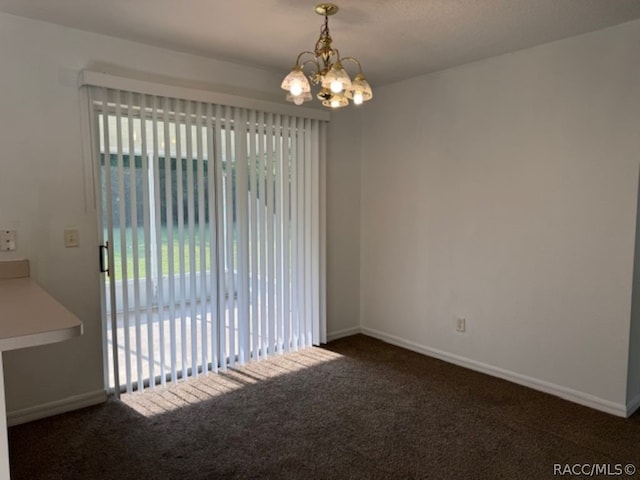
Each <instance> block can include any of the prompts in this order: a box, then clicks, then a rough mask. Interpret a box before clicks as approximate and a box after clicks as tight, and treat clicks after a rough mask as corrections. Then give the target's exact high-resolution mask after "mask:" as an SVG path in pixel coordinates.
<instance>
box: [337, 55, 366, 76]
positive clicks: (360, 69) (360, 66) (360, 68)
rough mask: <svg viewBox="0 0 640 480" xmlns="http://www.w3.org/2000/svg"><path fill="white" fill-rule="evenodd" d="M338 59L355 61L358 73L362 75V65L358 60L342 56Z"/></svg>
mask: <svg viewBox="0 0 640 480" xmlns="http://www.w3.org/2000/svg"><path fill="white" fill-rule="evenodd" d="M340 61H349V62H353V63H355V64H356V65H357V66H358V73H359V74H361V75H363V72H362V65H361V64H360V62H359V61H358V59H357V58H354V57H343V58H341V59H340Z"/></svg>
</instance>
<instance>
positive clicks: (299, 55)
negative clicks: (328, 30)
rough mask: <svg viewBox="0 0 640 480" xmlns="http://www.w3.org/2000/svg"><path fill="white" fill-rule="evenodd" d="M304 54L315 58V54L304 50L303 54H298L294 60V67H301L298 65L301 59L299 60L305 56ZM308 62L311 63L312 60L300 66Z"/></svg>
mask: <svg viewBox="0 0 640 480" xmlns="http://www.w3.org/2000/svg"><path fill="white" fill-rule="evenodd" d="M305 54H309V55H311V56H312V57H313V58H314V59H315V58H316V54H315V53H313V52H310V51H308V50H305V51H304V52H300V53H299V54H298V57H297V58H296V67H300V66H301V65H300V59H301V58H302V56H303V55H305ZM309 61H312V60H307V61H306V62H304V63H303V64H302V65H305V64H306V63H308V62H309ZM313 61H315V60H313Z"/></svg>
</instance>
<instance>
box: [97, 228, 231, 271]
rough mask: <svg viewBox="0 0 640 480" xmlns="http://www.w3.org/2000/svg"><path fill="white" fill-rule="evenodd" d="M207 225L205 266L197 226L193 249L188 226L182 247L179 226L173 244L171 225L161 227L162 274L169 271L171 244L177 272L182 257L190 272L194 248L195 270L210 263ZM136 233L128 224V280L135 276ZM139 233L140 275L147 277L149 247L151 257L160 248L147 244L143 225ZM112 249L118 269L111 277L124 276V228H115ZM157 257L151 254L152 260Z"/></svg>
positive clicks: (126, 232) (126, 233) (126, 237)
mask: <svg viewBox="0 0 640 480" xmlns="http://www.w3.org/2000/svg"><path fill="white" fill-rule="evenodd" d="M207 229H208V227H206V228H205V238H204V242H203V246H204V257H205V258H204V268H202V265H201V258H200V253H201V248H202V246H201V243H200V231H199V229H197V228H196V231H195V236H194V239H195V248H193V250H192V249H191V245H190V237H189V231H188V229H185V230H184V239H183V249H180V239H179V236H178V229H177V228H174V229H173V242H172V247H170V245H169V232H168V229H167V228H166V227H163V228H162V230H161V236H160V238H161V252H162V254H161V259H162V262H161V267H162V273H163V275H164V274H166V273H167V272H168V271H169V251H170V248H171V249H172V253H173V271H174V272H180V265H181V261H182V262H183V264H184V271H185V273H190V272H191V255H192V252H193V256H194V260H195V270H196V271H197V272H199V271H202V270H206V269H207V266H208V265H210V262H211V249H210V245H211V241H210V240H211V239H210V235H209V232H208V230H207ZM133 234H134V229H133V228H131V227H129V228H127V229H126V231H125V234H124V243H125V250H126V258H127V262H126V268H127V278H128V279H129V280H131V279H133V278H134V266H135V263H134V260H135V259H134V248H133ZM136 234H137V244H138V248H137V253H138V258H137V263H138V278H145V277H146V275H147V273H146V272H147V270H146V269H147V258H146V257H147V255H146V252H147V250H148V251H149V255H150V256H151V257H153V256H154V255H155V256H157V252H152V250H151V246H150V245H146V244H145V238H144V229H143V228H142V227H138V229H137V232H136ZM104 235H105V239H106V238H107V232H106V231H105V233H104ZM151 241H152V242H153V239H151ZM235 250H236V246H235V245H234V252H235ZM110 251H111V252H110V253H111V254H112V255H113V260H114V267H115V268H114V270H115V272H114V275H112V278H114V279H115V280H122V277H123V275H122V274H123V265H122V239H121V231H120V229H119V228H114V229H113V245H112V246H111V248H110ZM234 256H235V253H234ZM181 257H182V258H183V260H181ZM154 260H155V259H153V258H151V261H152V262H153V261H154Z"/></svg>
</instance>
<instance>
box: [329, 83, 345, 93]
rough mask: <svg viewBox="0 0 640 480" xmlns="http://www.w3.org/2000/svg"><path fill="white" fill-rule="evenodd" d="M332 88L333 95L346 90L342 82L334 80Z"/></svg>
mask: <svg viewBox="0 0 640 480" xmlns="http://www.w3.org/2000/svg"><path fill="white" fill-rule="evenodd" d="M330 88H331V91H332V92H333V93H340V92H341V91H342V89H343V88H344V85H342V82H341V81H340V80H334V81H333V82H331V86H330Z"/></svg>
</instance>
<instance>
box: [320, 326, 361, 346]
mask: <svg viewBox="0 0 640 480" xmlns="http://www.w3.org/2000/svg"><path fill="white" fill-rule="evenodd" d="M358 333H360V327H359V326H358V327H352V328H345V329H343V330H336V331H335V332H328V333H327V342H332V341H333V340H337V339H339V338H342V337H350V336H351V335H357V334H358Z"/></svg>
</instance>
